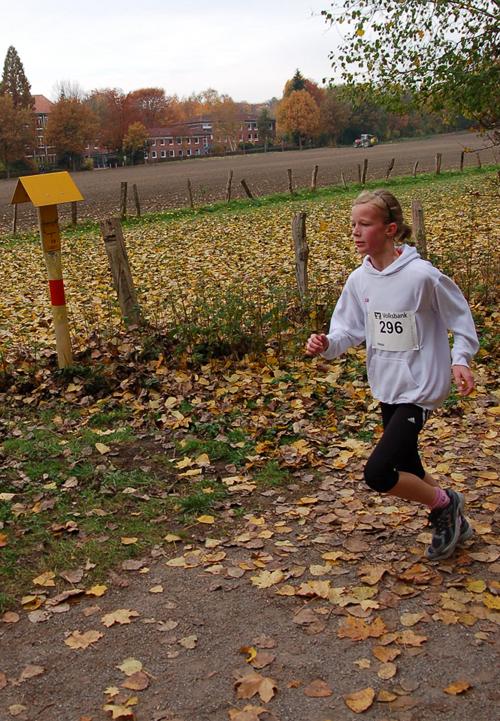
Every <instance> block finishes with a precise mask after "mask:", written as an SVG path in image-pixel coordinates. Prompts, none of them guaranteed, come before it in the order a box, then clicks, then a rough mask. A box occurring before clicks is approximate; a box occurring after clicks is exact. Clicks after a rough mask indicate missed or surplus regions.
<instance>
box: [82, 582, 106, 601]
mask: <svg viewBox="0 0 500 721" xmlns="http://www.w3.org/2000/svg"><path fill="white" fill-rule="evenodd" d="M107 590H108V587H107V586H104V585H102V584H96V585H95V586H92V588H89V590H88V591H85V594H86V595H87V596H95V597H96V598H100V597H101V596H104V594H105V593H106V591H107Z"/></svg>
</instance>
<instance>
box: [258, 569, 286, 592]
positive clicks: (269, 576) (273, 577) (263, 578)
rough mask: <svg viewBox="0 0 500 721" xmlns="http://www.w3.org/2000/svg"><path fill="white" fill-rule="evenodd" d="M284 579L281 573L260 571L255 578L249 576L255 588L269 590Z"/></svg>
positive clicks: (278, 571) (277, 571)
mask: <svg viewBox="0 0 500 721" xmlns="http://www.w3.org/2000/svg"><path fill="white" fill-rule="evenodd" d="M283 579H284V575H283V571H280V570H276V571H261V572H260V573H259V574H258V575H257V576H251V578H250V580H251V581H252V584H253V585H254V586H257V588H269V587H270V586H274V585H275V584H276V583H280V581H282V580H283Z"/></svg>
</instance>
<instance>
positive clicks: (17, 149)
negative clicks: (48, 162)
mask: <svg viewBox="0 0 500 721" xmlns="http://www.w3.org/2000/svg"><path fill="white" fill-rule="evenodd" d="M33 142H34V124H33V113H32V112H31V110H29V109H28V108H22V107H16V106H15V105H14V101H13V100H12V96H11V95H10V94H8V93H6V94H5V95H0V163H1V164H2V165H3V166H4V168H5V172H6V174H7V177H8V178H9V177H10V171H11V168H12V165H13V164H14V163H16V162H19V161H21V160H23V159H24V157H25V155H26V151H27V150H28V149H31V148H32V147H33Z"/></svg>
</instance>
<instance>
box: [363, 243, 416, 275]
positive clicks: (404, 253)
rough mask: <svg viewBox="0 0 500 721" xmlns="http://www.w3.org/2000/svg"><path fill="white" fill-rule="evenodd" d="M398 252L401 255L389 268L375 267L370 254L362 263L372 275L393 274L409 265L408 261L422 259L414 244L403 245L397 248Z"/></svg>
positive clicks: (364, 268)
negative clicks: (380, 268) (378, 268)
mask: <svg viewBox="0 0 500 721" xmlns="http://www.w3.org/2000/svg"><path fill="white" fill-rule="evenodd" d="M397 250H398V252H399V253H400V256H399V258H398V259H397V260H395V261H394V262H393V263H391V264H390V265H389V266H387V268H384V270H377V269H376V268H374V267H373V265H372V264H371V261H370V258H369V256H366V257H365V258H364V259H363V263H362V264H361V266H362V268H363V270H364V272H365V273H370V275H378V276H381V275H393V274H394V273H397V272H398V271H400V270H401V268H404V267H405V266H407V265H408V263H411V262H413V261H414V260H420V254H419V253H418V252H417V249H416V248H414V247H413V246H412V245H406V243H405V244H404V245H401V246H399V247H398V248H397Z"/></svg>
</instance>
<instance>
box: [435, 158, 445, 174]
mask: <svg viewBox="0 0 500 721" xmlns="http://www.w3.org/2000/svg"><path fill="white" fill-rule="evenodd" d="M442 159H443V155H442V153H436V175H439V174H440V173H441V160H442Z"/></svg>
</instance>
